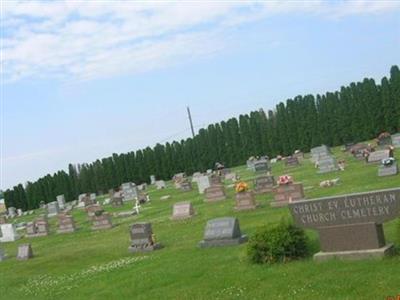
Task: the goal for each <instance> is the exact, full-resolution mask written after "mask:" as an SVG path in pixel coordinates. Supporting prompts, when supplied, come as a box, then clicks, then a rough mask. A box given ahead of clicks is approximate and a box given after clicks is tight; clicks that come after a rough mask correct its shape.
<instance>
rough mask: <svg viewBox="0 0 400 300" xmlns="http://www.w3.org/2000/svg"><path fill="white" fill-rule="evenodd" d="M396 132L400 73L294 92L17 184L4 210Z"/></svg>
mask: <svg viewBox="0 0 400 300" xmlns="http://www.w3.org/2000/svg"><path fill="white" fill-rule="evenodd" d="M399 129H400V70H399V68H398V67H397V66H393V67H392V68H391V70H390V78H386V77H384V78H383V79H382V80H381V83H380V84H376V83H375V81H374V80H373V79H364V80H363V81H362V82H357V83H351V84H350V85H349V86H346V87H341V89H340V91H336V92H328V93H326V94H325V95H317V96H316V97H314V96H313V95H306V96H297V97H295V98H294V99H289V100H287V101H286V103H279V104H278V105H277V106H276V109H275V110H274V111H272V110H269V111H268V112H264V111H263V110H262V109H260V110H259V111H254V112H251V113H250V114H245V115H240V116H239V118H231V119H229V120H227V121H222V122H220V123H217V124H212V125H209V126H208V127H207V128H204V129H200V130H199V132H198V134H197V135H196V136H195V137H194V138H188V139H186V140H182V141H180V142H178V141H174V142H172V143H166V144H165V145H161V144H157V145H156V146H155V147H153V148H150V147H147V148H145V149H142V150H137V151H136V152H134V151H132V152H129V153H124V154H113V155H112V156H111V157H107V158H103V159H101V160H100V159H99V160H96V161H95V162H93V163H90V164H82V165H77V166H74V165H71V164H70V165H69V167H68V173H67V172H65V171H58V172H57V173H55V174H53V175H50V174H48V175H46V176H44V177H42V178H40V179H39V180H37V181H35V182H28V183H26V184H25V186H23V185H22V184H19V185H17V186H15V187H14V188H13V189H8V190H6V191H5V192H4V196H5V202H6V205H7V207H10V206H14V207H17V208H21V209H23V210H27V209H34V208H37V207H38V206H39V203H40V202H41V201H44V202H46V203H47V202H51V201H55V198H56V195H59V194H64V195H65V197H66V200H67V201H71V200H73V199H77V196H78V195H79V194H80V193H83V192H96V193H102V192H107V191H108V189H110V188H114V187H117V186H119V185H120V184H121V183H123V182H128V181H133V182H135V183H142V182H148V181H149V177H150V175H155V176H156V177H157V178H158V179H170V178H171V177H172V176H173V174H175V173H179V172H186V173H187V174H192V173H193V172H195V171H205V170H206V169H209V168H212V167H213V166H214V164H215V162H222V163H224V164H225V165H226V166H230V167H232V166H237V165H241V164H244V163H245V161H246V160H247V159H248V158H249V157H250V156H253V155H264V154H267V155H269V156H270V157H273V156H276V155H278V154H280V155H289V154H291V153H293V151H294V150H296V149H300V150H302V151H305V152H308V151H309V150H310V148H312V147H315V146H318V145H321V144H326V145H329V146H337V145H341V144H344V143H348V142H358V141H363V140H367V139H371V138H374V137H376V136H377V135H378V134H379V133H380V132H383V131H388V132H391V133H394V132H396V131H398V130H399Z"/></svg>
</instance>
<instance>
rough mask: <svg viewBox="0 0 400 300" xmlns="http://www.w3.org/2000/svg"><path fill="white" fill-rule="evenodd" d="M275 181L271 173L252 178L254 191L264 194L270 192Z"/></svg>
mask: <svg viewBox="0 0 400 300" xmlns="http://www.w3.org/2000/svg"><path fill="white" fill-rule="evenodd" d="M275 184H276V182H275V178H274V176H272V175H265V176H260V177H257V178H256V179H255V180H254V192H255V193H256V194H264V193H269V192H272V189H273V188H274V186H275Z"/></svg>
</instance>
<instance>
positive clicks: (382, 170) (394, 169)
mask: <svg viewBox="0 0 400 300" xmlns="http://www.w3.org/2000/svg"><path fill="white" fill-rule="evenodd" d="M398 173H399V168H398V165H397V162H394V163H393V164H392V165H391V166H384V165H380V166H379V168H378V176H379V177H383V176H392V175H397V174H398Z"/></svg>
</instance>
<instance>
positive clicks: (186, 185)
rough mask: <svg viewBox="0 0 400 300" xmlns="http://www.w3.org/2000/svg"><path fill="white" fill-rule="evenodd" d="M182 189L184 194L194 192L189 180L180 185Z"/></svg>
mask: <svg viewBox="0 0 400 300" xmlns="http://www.w3.org/2000/svg"><path fill="white" fill-rule="evenodd" d="M180 189H181V191H183V192H190V191H191V190H192V184H191V183H190V182H189V181H187V180H185V181H182V182H181V184H180Z"/></svg>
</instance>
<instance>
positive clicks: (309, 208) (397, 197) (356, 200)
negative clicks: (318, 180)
mask: <svg viewBox="0 0 400 300" xmlns="http://www.w3.org/2000/svg"><path fill="white" fill-rule="evenodd" d="M289 208H290V211H291V214H292V216H293V218H294V220H295V223H296V224H297V225H299V226H301V227H304V228H311V229H315V230H317V231H318V233H319V236H320V244H321V252H320V253H317V254H316V255H314V259H316V260H325V259H329V258H333V257H338V258H344V259H361V258H366V257H381V256H384V255H386V254H388V253H390V252H391V251H392V245H390V244H389V245H386V243H385V237H384V233H383V227H382V224H383V223H384V222H386V221H389V220H392V219H395V218H397V217H398V216H399V215H400V188H397V189H389V190H379V191H373V192H367V193H358V194H350V195H343V196H336V197H327V198H320V199H313V200H303V201H298V202H292V203H290V204H289Z"/></svg>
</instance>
